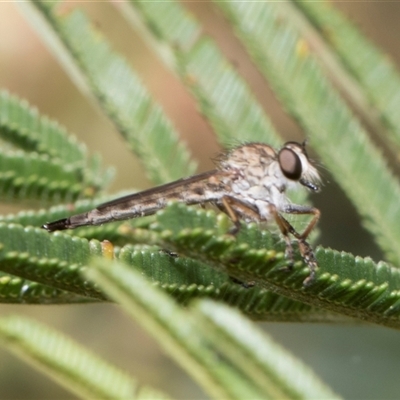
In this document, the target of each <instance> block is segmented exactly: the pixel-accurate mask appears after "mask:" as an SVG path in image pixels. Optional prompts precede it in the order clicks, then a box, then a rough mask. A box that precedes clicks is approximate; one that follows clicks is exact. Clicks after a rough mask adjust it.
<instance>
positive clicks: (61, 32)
mask: <svg viewBox="0 0 400 400" xmlns="http://www.w3.org/2000/svg"><path fill="white" fill-rule="evenodd" d="M22 7H23V9H24V10H26V11H27V12H29V13H39V15H40V18H42V24H43V23H45V24H46V26H47V30H46V32H43V39H44V40H46V41H48V42H49V44H50V45H54V47H55V54H56V55H58V56H59V58H60V61H61V64H62V65H63V66H65V67H66V68H68V67H71V68H72V69H73V72H72V74H74V75H78V77H79V82H78V83H80V84H81V87H82V86H83V87H84V89H85V92H87V91H89V92H90V94H91V95H92V96H94V97H95V98H96V100H97V102H98V104H99V105H100V107H101V108H102V110H103V112H105V113H106V114H107V115H108V117H109V118H110V119H111V121H112V122H113V123H114V125H115V126H116V128H117V129H118V131H119V132H120V133H121V134H122V135H123V136H124V138H125V139H126V140H127V142H128V144H129V146H130V147H131V149H132V150H133V151H134V152H135V153H136V154H137V155H138V157H139V158H140V160H141V161H142V163H143V165H144V167H145V169H146V170H147V172H148V174H149V176H150V178H151V179H152V180H153V181H154V182H155V183H164V182H169V181H172V180H175V179H178V178H180V177H182V176H184V175H190V174H191V173H192V172H193V171H194V167H195V166H194V163H193V162H191V161H190V156H189V153H188V151H187V149H186V147H185V146H184V145H183V144H182V143H181V142H179V140H178V135H177V133H176V132H175V130H174V129H173V127H172V124H171V122H170V121H169V120H168V119H167V118H166V116H165V115H164V114H163V112H162V110H161V108H160V107H159V106H158V105H157V104H155V102H154V100H153V99H152V98H151V97H150V96H149V94H148V93H147V91H146V89H145V88H144V87H143V86H142V84H141V82H140V80H139V79H138V78H137V76H136V75H135V74H134V72H133V71H132V70H131V69H130V67H129V66H128V64H127V63H126V62H125V60H124V59H123V58H122V57H120V56H119V55H117V54H116V53H114V52H113V51H112V50H111V48H110V45H109V44H108V42H107V41H106V40H105V39H104V38H103V37H102V36H101V34H100V33H99V32H97V31H96V30H95V29H94V28H93V27H92V26H91V25H90V23H89V21H88V19H87V18H86V16H85V14H83V13H82V12H80V11H76V12H72V13H71V14H69V15H64V16H59V15H58V14H57V13H56V11H55V10H54V8H53V7H52V6H51V5H50V3H48V2H45V1H31V2H30V3H29V4H27V3H24V4H22ZM35 15H36V14H35ZM54 35H57V43H55V41H54V40H52V39H54ZM60 41H61V42H60ZM66 60H67V61H66Z"/></svg>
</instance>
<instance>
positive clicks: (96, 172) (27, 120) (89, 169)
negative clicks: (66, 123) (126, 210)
mask: <svg viewBox="0 0 400 400" xmlns="http://www.w3.org/2000/svg"><path fill="white" fill-rule="evenodd" d="M0 137H1V138H2V139H3V140H4V141H7V142H9V143H11V144H12V145H14V146H15V148H16V149H21V150H24V151H25V152H35V153H39V154H41V155H43V156H44V155H46V156H48V158H49V159H50V160H52V161H54V163H56V164H60V165H65V166H68V167H67V168H68V169H69V170H71V171H73V170H75V171H77V172H76V175H78V176H79V175H81V179H82V180H83V179H84V180H85V184H86V185H87V186H94V189H99V188H103V187H104V186H105V185H106V184H107V183H108V182H109V180H110V173H111V171H110V170H109V169H108V170H105V171H102V169H103V167H102V166H101V162H100V159H99V156H98V155H97V156H95V158H94V159H89V158H88V155H87V149H86V147H85V145H84V144H83V143H80V142H79V141H78V140H77V139H76V138H75V137H74V136H73V135H70V134H69V133H68V132H67V131H66V129H65V128H64V127H62V126H60V125H59V124H58V123H57V122H55V121H53V120H51V119H49V118H47V117H45V116H42V115H40V114H39V112H38V111H37V110H36V109H35V108H33V107H31V106H30V105H29V104H28V103H27V102H26V101H25V100H21V99H19V98H18V97H16V96H13V95H11V94H9V93H8V92H6V91H4V90H2V91H0ZM52 169H53V168H51V170H52ZM51 170H50V171H49V172H48V171H46V173H44V172H45V171H42V172H43V175H39V176H48V175H50V177H51ZM56 181H57V179H56V177H54V182H56Z"/></svg>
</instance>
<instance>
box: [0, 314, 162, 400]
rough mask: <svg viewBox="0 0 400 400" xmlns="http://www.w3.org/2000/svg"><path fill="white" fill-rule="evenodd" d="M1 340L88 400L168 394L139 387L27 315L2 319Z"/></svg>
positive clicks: (122, 373) (100, 360)
mask: <svg viewBox="0 0 400 400" xmlns="http://www.w3.org/2000/svg"><path fill="white" fill-rule="evenodd" d="M0 340H1V341H2V342H3V344H5V345H6V347H7V348H9V349H10V350H12V351H13V352H15V353H16V354H17V355H19V356H20V357H21V358H23V359H24V360H25V361H27V362H29V363H30V364H33V365H35V366H36V367H39V368H40V369H41V370H42V371H43V372H45V373H47V374H48V375H49V376H50V377H52V378H53V379H54V380H56V381H57V382H59V383H60V384H62V385H63V386H64V387H65V388H66V389H68V390H70V391H71V392H73V393H75V394H76V395H78V396H79V397H82V398H85V399H143V398H148V397H147V396H149V395H150V394H151V396H153V397H152V398H154V399H166V398H167V397H166V396H165V395H164V394H162V393H159V392H157V391H155V390H153V389H151V388H145V387H143V388H142V387H138V384H137V383H136V382H135V381H134V380H133V379H132V378H131V377H129V376H128V375H127V373H125V372H122V371H120V370H118V369H117V368H115V367H113V366H111V365H109V364H107V363H106V362H105V361H103V360H102V359H101V358H100V357H98V356H97V355H95V354H92V353H91V352H89V351H88V350H87V349H85V348H84V347H82V346H80V345H79V344H77V343H74V342H72V340H70V339H68V338H66V337H64V336H62V335H61V334H59V333H58V332H55V331H52V330H50V329H49V328H47V327H45V326H43V325H41V324H39V323H37V322H35V321H33V320H30V319H28V318H25V317H19V316H11V317H7V318H1V319H0Z"/></svg>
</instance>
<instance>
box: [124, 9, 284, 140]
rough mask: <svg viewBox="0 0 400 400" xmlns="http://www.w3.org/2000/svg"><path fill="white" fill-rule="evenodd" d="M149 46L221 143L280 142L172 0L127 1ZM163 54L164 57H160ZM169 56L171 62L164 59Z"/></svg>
mask: <svg viewBox="0 0 400 400" xmlns="http://www.w3.org/2000/svg"><path fill="white" fill-rule="evenodd" d="M130 5H131V9H130V10H127V7H125V10H126V12H125V14H124V15H126V16H127V18H129V15H130V14H129V11H132V10H133V9H135V10H136V13H137V15H138V16H139V17H140V18H141V19H142V21H143V23H144V25H145V28H146V29H147V31H146V33H147V34H148V35H151V39H153V40H157V44H158V43H159V44H160V45H158V46H157V45H155V46H153V48H154V50H155V51H156V53H157V55H159V56H160V57H161V58H162V59H163V60H164V61H165V62H166V64H167V65H168V66H169V67H170V68H172V70H173V71H174V72H175V73H176V74H177V75H178V76H179V77H180V78H181V80H182V82H183V83H184V84H185V85H186V87H187V88H188V89H189V90H191V92H192V93H193V95H194V96H195V97H196V100H197V102H198V106H199V108H200V110H201V112H202V113H203V114H204V116H205V117H206V118H207V119H208V120H209V121H210V122H211V124H212V126H213V128H214V131H215V133H216V134H217V136H218V139H219V140H220V142H221V143H222V144H223V145H224V146H232V144H237V143H245V142H264V143H269V144H271V145H273V146H278V145H279V144H280V142H281V139H280V138H279V135H278V133H277V132H276V131H275V129H274V128H273V126H272V123H271V121H270V120H269V118H268V117H267V116H266V115H265V113H264V112H263V110H262V108H261V106H260V105H259V103H258V102H257V101H256V100H255V98H254V95H253V94H252V93H251V91H250V89H249V87H248V85H247V84H246V83H245V81H244V80H243V79H242V78H241V77H240V76H239V74H238V73H237V72H236V71H235V70H234V68H233V67H232V65H231V64H230V63H229V62H228V60H227V59H226V58H225V57H224V55H223V54H222V52H221V51H220V50H219V48H218V47H217V45H216V44H215V42H214V41H213V40H211V38H209V37H208V36H206V35H204V34H203V29H202V26H201V25H200V24H199V23H198V22H197V21H196V20H195V18H194V17H193V16H192V15H191V14H190V13H188V12H187V11H186V10H185V8H184V7H183V6H181V5H180V4H179V3H178V2H174V1H168V2H165V3H160V2H158V3H153V2H148V1H131V2H130ZM165 54H167V56H165ZM170 60H172V61H170Z"/></svg>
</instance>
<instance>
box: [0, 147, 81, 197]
mask: <svg viewBox="0 0 400 400" xmlns="http://www.w3.org/2000/svg"><path fill="white" fill-rule="evenodd" d="M0 171H1V172H0V196H1V197H3V198H4V199H6V200H13V199H23V200H28V199H33V200H45V201H55V200H57V201H60V200H63V201H71V200H75V199H76V198H77V197H78V196H79V195H81V193H84V192H85V190H86V189H87V187H86V183H85V181H84V178H83V176H82V170H81V169H75V168H74V167H72V168H71V167H70V166H69V165H68V164H64V163H61V162H60V160H57V159H54V160H52V159H49V158H48V157H47V156H45V155H38V154H37V153H34V152H31V153H25V152H22V151H18V152H10V151H7V152H0Z"/></svg>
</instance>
